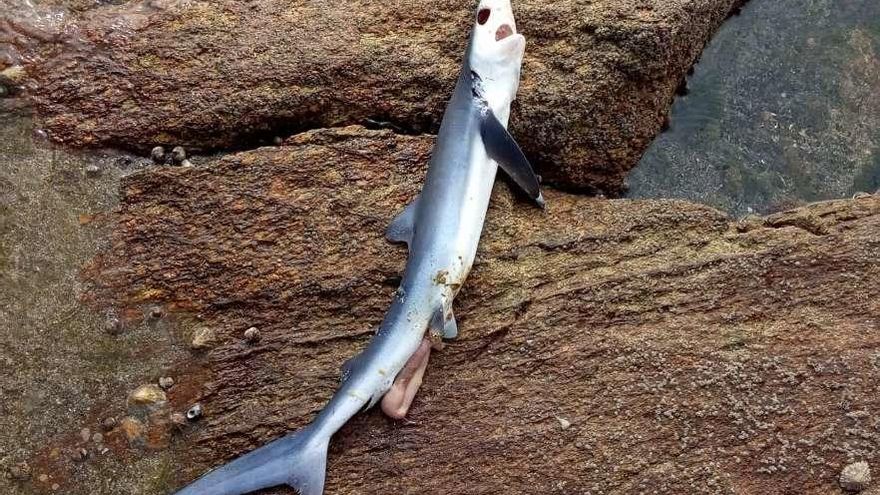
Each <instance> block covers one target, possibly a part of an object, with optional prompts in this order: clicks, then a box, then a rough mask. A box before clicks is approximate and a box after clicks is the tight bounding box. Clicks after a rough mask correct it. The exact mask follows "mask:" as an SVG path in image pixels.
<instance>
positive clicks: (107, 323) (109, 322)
mask: <svg viewBox="0 0 880 495" xmlns="http://www.w3.org/2000/svg"><path fill="white" fill-rule="evenodd" d="M104 331H105V332H107V333H108V334H109V335H119V334H121V333H122V321H120V320H119V318H117V317H116V316H114V315H108V316H107V318H106V319H105V320H104Z"/></svg>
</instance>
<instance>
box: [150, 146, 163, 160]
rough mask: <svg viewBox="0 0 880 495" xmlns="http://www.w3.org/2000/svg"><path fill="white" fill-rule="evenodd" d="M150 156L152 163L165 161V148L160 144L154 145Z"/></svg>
mask: <svg viewBox="0 0 880 495" xmlns="http://www.w3.org/2000/svg"><path fill="white" fill-rule="evenodd" d="M150 158H152V159H153V163H156V164H163V163H165V148H163V147H161V146H156V147H155V148H153V151H151V152H150Z"/></svg>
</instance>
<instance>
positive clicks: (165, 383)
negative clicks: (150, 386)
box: [159, 376, 174, 390]
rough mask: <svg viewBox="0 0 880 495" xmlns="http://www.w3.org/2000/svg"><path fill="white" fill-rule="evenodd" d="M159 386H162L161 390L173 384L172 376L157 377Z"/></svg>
mask: <svg viewBox="0 0 880 495" xmlns="http://www.w3.org/2000/svg"><path fill="white" fill-rule="evenodd" d="M159 386H160V387H162V390H168V389H169V388H171V387H173V386H174V378H171V377H170V376H163V377H162V378H159Z"/></svg>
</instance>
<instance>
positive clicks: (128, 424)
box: [119, 416, 144, 447]
mask: <svg viewBox="0 0 880 495" xmlns="http://www.w3.org/2000/svg"><path fill="white" fill-rule="evenodd" d="M119 429H120V430H122V433H123V435H125V439H126V440H128V443H129V444H130V445H132V446H136V447H140V446H143V445H144V424H143V423H141V422H140V421H138V420H137V419H135V418H132V417H130V416H127V417H125V418H122V421H120V422H119Z"/></svg>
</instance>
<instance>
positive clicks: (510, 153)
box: [480, 109, 544, 208]
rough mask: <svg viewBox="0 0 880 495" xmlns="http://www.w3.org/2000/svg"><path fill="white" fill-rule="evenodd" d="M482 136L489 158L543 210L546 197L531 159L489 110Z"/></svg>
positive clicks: (484, 120) (481, 127)
mask: <svg viewBox="0 0 880 495" xmlns="http://www.w3.org/2000/svg"><path fill="white" fill-rule="evenodd" d="M480 135H481V136H482V137H483V145H484V146H485V147H486V154H487V155H489V158H491V159H493V160H495V161H496V162H498V166H499V167H501V169H502V170H504V173H506V174H507V175H508V176H510V178H511V179H512V180H513V182H514V183H515V184H516V185H517V186H519V187H520V188H521V189H522V190H523V191H524V192H525V193H526V194H528V196H529V198H531V199H532V200H533V201H534V202H535V203H537V204H538V206H540V207H541V208H543V207H544V196H543V195H542V194H541V183H540V181H539V180H538V176H537V175H535V171H534V170H533V169H532V165H531V164H530V163H529V159H528V158H526V155H525V154H524V153H523V152H522V150H521V149H520V147H519V145H518V144H516V141H515V140H514V139H513V136H511V135H510V133H509V132H507V129H505V128H504V126H503V125H501V122H499V121H498V118H497V117H495V114H494V113H492V110H489V109H487V110H486V112H485V115H484V117H483V121H482V123H481V124H480Z"/></svg>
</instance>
